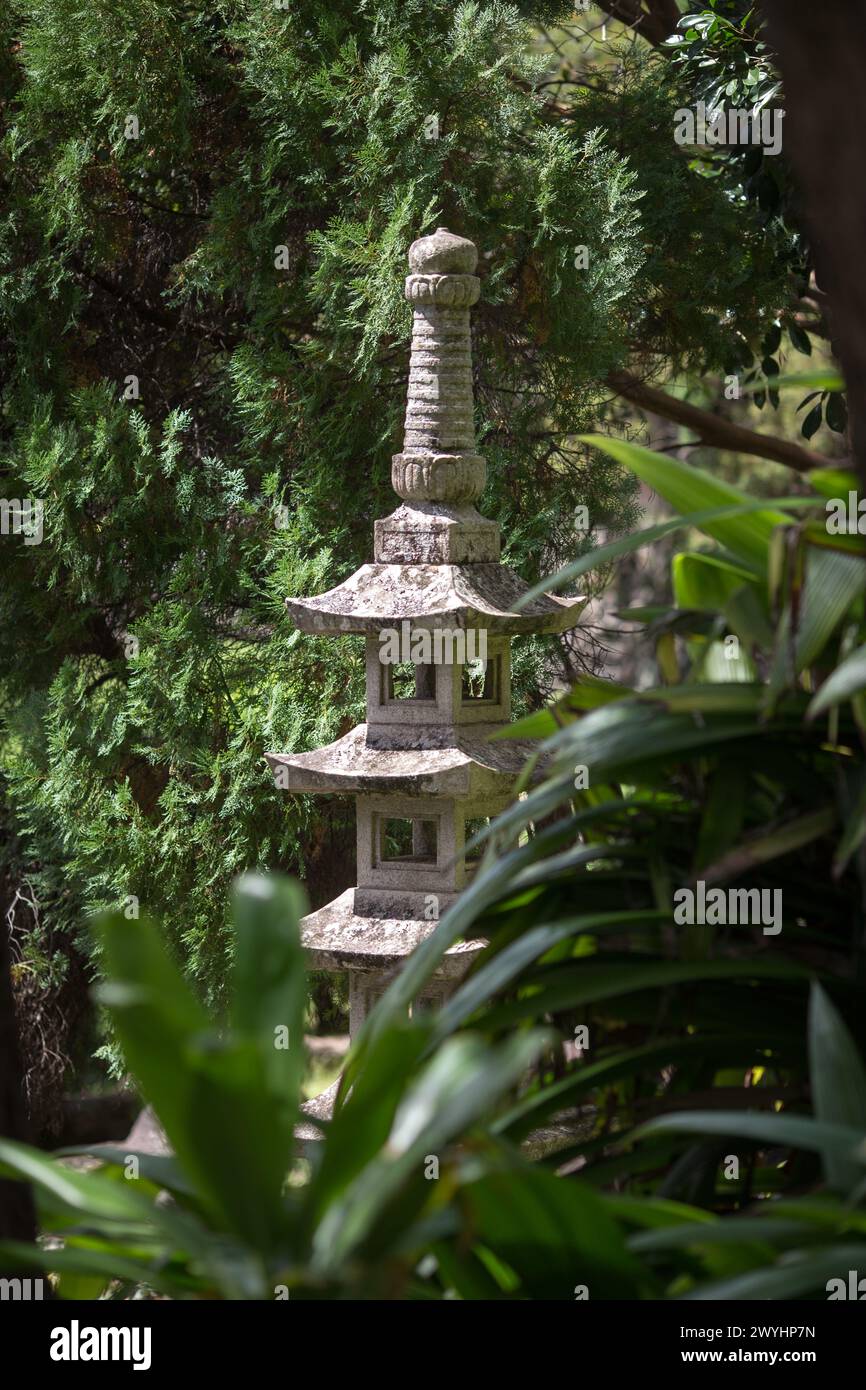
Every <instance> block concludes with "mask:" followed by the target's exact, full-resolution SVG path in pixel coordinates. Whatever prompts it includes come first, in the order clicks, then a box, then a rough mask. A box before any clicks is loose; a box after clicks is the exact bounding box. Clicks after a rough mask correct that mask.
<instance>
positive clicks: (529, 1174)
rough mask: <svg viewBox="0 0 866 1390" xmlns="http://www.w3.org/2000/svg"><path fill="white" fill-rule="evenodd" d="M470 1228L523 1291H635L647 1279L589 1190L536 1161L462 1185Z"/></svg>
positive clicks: (552, 1295)
mask: <svg viewBox="0 0 866 1390" xmlns="http://www.w3.org/2000/svg"><path fill="white" fill-rule="evenodd" d="M462 1197H463V1201H464V1202H465V1204H466V1210H467V1214H468V1217H469V1224H470V1229H472V1230H474V1231H476V1232H477V1235H478V1238H479V1239H480V1240H481V1241H482V1242H483V1243H484V1244H485V1245H487V1246H489V1248H490V1249H491V1250H493V1251H495V1252H496V1254H497V1255H499V1256H500V1258H501V1259H503V1260H504V1261H506V1263H507V1264H508V1265H509V1266H510V1267H511V1268H512V1269H513V1270H514V1271H515V1272H516V1273H517V1275H518V1276H519V1278H520V1284H521V1293H522V1294H523V1296H524V1297H525V1298H531V1299H554V1300H563V1301H568V1302H573V1300H574V1297H575V1293H574V1290H575V1287H576V1286H577V1285H586V1286H587V1288H588V1292H589V1297H590V1299H593V1298H595V1299H598V1298H634V1297H637V1296H639V1291H640V1288H641V1285H644V1286H646V1285H647V1284H648V1282H649V1279H648V1276H647V1274H646V1273H645V1272H644V1270H643V1269H642V1267H641V1265H640V1263H639V1262H638V1261H637V1260H636V1259H635V1258H634V1257H633V1256H632V1255H631V1254H630V1253H629V1251H628V1250H627V1248H626V1245H625V1241H624V1239H623V1234H622V1231H621V1229H620V1228H619V1227H618V1225H617V1223H616V1221H615V1220H614V1219H613V1217H612V1215H611V1214H610V1213H609V1212H608V1211H607V1210H606V1208H605V1205H604V1202H603V1201H602V1200H601V1198H599V1197H598V1196H597V1194H596V1193H594V1192H593V1191H592V1189H590V1188H587V1187H586V1186H584V1185H583V1184H582V1183H580V1182H579V1181H575V1180H574V1179H573V1178H570V1179H568V1180H565V1179H562V1178H558V1177H555V1176H554V1175H553V1174H552V1173H549V1172H547V1171H545V1170H544V1169H541V1168H537V1167H536V1168H516V1167H515V1168H510V1169H508V1170H507V1171H505V1172H500V1173H489V1174H488V1175H487V1176H485V1177H483V1178H480V1179H479V1180H478V1181H477V1182H474V1183H470V1184H469V1185H468V1186H467V1187H466V1188H465V1189H464V1190H463V1194H462Z"/></svg>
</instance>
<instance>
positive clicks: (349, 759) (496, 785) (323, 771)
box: [265, 724, 533, 797]
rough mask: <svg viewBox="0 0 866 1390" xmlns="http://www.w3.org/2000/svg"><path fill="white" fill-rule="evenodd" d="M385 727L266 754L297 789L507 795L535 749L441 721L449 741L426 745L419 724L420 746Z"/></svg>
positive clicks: (437, 734) (415, 729)
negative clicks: (303, 749)
mask: <svg viewBox="0 0 866 1390" xmlns="http://www.w3.org/2000/svg"><path fill="white" fill-rule="evenodd" d="M387 727H388V726H383V728H387ZM383 728H380V729H379V730H378V731H377V732H378V734H379V739H378V740H376V741H374V742H373V743H371V741H370V738H369V737H368V734H369V728H368V725H366V724H359V725H358V726H357V728H355V729H352V730H351V731H350V732H349V733H348V734H344V735H343V737H342V738H339V739H337V740H336V742H334V743H329V744H328V745H327V746H326V747H325V748H316V749H314V750H313V751H312V752H310V753H266V754H265V757H266V758H267V761H268V763H269V765H270V767H271V768H272V770H273V772H274V774H275V775H277V774H279V771H280V769H283V770H284V771H283V772H282V774H281V785H282V786H283V787H284V788H285V790H287V791H292V792H316V791H319V792H393V793H394V794H395V795H400V796H412V795H417V796H459V797H478V796H488V795H499V796H507V795H508V793H509V791H510V789H511V786H512V783H513V781H514V778H515V777H516V776H517V775H518V773H519V772H520V771H521V769H522V767H523V766H524V764H525V762H526V759H527V757H528V756H529V753H530V752H531V751H532V749H533V745H532V744H528V743H523V742H517V741H511V740H508V741H501V742H496V743H489V742H487V740H486V738H485V737H484V736H483V733H482V736H481V737H479V736H477V735H475V734H474V733H472V732H468V731H463V730H461V731H459V733H458V732H457V731H456V730H451V729H442V728H438V727H437V726H435V725H431V726H429V730H430V733H431V734H432V735H433V737H434V738H437V739H439V740H442V741H445V740H446V739H447V740H448V741H447V743H445V746H444V747H433V748H428V747H425V746H424V744H425V742H426V739H425V734H426V733H427V726H423V725H419V726H412V727H411V729H410V731H409V734H410V737H413V738H414V741H415V743H416V744H417V746H416V747H414V748H413V747H408V748H407V747H406V731H405V730H404V729H403V728H402V727H400V728H396V729H395V728H393V727H391V728H390V729H389V732H390V735H391V737H390V739H389V740H388V741H387V743H383V742H382V740H381V735H382V732H383ZM492 728H493V726H491V731H492ZM449 735H450V736H451V737H449ZM398 739H399V740H400V744H398V743H397V740H398ZM388 745H390V746H388ZM400 745H402V746H400Z"/></svg>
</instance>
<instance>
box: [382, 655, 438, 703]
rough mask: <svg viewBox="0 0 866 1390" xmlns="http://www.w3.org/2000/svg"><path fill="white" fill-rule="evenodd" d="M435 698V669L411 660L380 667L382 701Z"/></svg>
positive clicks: (428, 699) (432, 699) (429, 699)
mask: <svg viewBox="0 0 866 1390" xmlns="http://www.w3.org/2000/svg"><path fill="white" fill-rule="evenodd" d="M435 699H436V669H435V667H433V666H423V665H421V664H420V663H418V664H416V663H415V662H413V661H399V662H396V663H395V664H393V665H390V666H383V667H382V703H383V704H393V703H395V702H396V701H398V700H427V701H434V700H435Z"/></svg>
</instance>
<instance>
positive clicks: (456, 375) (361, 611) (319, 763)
mask: <svg viewBox="0 0 866 1390" xmlns="http://www.w3.org/2000/svg"><path fill="white" fill-rule="evenodd" d="M477 260H478V254H477V252H476V249H475V246H474V245H473V244H472V242H471V241H466V240H464V239H463V238H462V237H459V236H453V235H452V234H451V233H450V232H449V231H447V230H446V229H445V228H444V227H440V228H439V229H438V230H437V231H436V232H435V233H434V234H433V235H432V236H426V237H422V238H421V239H420V240H419V241H416V242H414V243H413V245H412V246H411V247H410V249H409V268H410V271H411V273H410V275H409V276H408V278H407V280H406V298H407V299H408V300H409V302H410V303H411V305H412V308H413V311H414V324H413V330H412V355H411V360H410V366H409V391H408V403H407V407H406V424H405V436H404V443H403V450H402V452H401V453H399V454H395V455H394V458H393V465H392V472H391V479H392V483H393V487H394V491H395V492H396V494H397V496H398V497H399V498H400V505H399V506H398V507H397V509H396V511H394V512H392V514H391V515H390V516H389V517H386V518H385V519H384V520H382V521H377V522H376V523H375V559H374V561H373V563H372V564H366V565H362V566H361V568H360V569H359V570H357V571H356V573H355V574H353V575H351V577H350V578H348V579H346V580H345V581H344V582H343V583H342V584H339V585H338V586H337V587H336V588H335V589H330V590H329V591H328V592H327V593H325V594H320V595H318V597H316V598H289V599H286V607H287V608H288V610H289V613H290V614H291V616H292V618H293V620H294V622H295V624H296V625H297V627H299V628H300V629H301V631H303V632H314V633H334V634H339V633H346V632H348V633H360V634H362V635H363V636H364V638H365V639H366V672H367V722H366V723H365V724H360V725H358V727H357V728H355V729H353V730H352V731H351V733H348V734H346V735H344V737H342V738H340V739H338V740H337V741H336V742H335V743H332V744H329V745H328V747H326V748H318V749H316V750H315V751H314V752H312V753H268V754H267V755H266V757H267V760H268V763H269V764H270V766H271V768H272V770H273V772H274V774H275V780H276V782H277V785H278V786H280V787H281V788H285V789H287V790H289V791H291V792H318V793H334V792H337V793H351V794H352V795H354V797H355V801H356V807H357V849H358V862H357V886H356V887H355V888H349V889H348V890H347V891H346V892H345V893H342V894H341V895H340V896H339V897H338V898H335V899H334V901H333V902H331V903H328V904H327V906H325V907H322V908H319V910H318V911H317V912H311V913H310V914H309V916H307V917H305V918H304V920H303V922H302V924H301V927H302V939H303V942H304V945H305V947H306V950H307V954H308V960H309V963H310V966H311V967H312V968H313V969H318V970H332V971H346V972H348V976H349V1001H350V1032H351V1034H352V1035H353V1036H354V1034H355V1033H356V1032H357V1030H358V1028H359V1027H360V1025H361V1023H362V1022H363V1020H364V1017H365V1016H366V1014H367V1012H368V1010H369V1009H370V1007H371V1006H372V1004H373V1003H375V1001H376V999H377V998H378V996H379V995H380V994H381V993H382V992H383V991H384V989H385V988H386V987H387V985H388V983H389V981H390V979H391V978H392V976H393V974H394V971H395V968H396V967H398V966H399V965H400V963H401V962H402V960H403V959H404V958H405V957H406V956H407V955H408V954H409V953H410V952H411V951H412V950H413V948H414V947H415V946H416V945H417V944H418V943H419V942H420V941H421V940H422V939H423V938H424V937H425V936H427V935H429V933H430V932H432V931H433V929H434V928H435V926H436V921H437V919H438V917H439V916H441V915H442V914H444V912H445V910H446V909H447V908H448V906H449V905H450V904H451V903H452V902H453V901H454V899H455V898H456V896H457V895H458V893H459V892H460V890H461V889H462V888H464V887H465V885H466V883H467V882H468V880H469V876H470V875H471V873H472V872H473V867H474V866H473V864H472V862H471V860H469V859H467V857H466V855H465V853H464V849H465V845H466V843H467V841H468V840H469V839H470V838H471V836H472V834H473V833H474V832H475V831H476V830H477V829H478V828H479V826H478V822H483V821H484V820H486V819H488V818H489V817H491V816H494V815H496V814H497V813H498V812H499V811H501V810H502V809H504V807H505V806H506V805H507V804H508V803H509V800H510V799H511V797H512V788H513V785H514V781H515V778H516V776H517V774H518V773H519V771H520V770H521V768H522V766H523V764H524V762H525V759H526V755H527V752H528V748H527V745H526V744H521V743H519V742H513V741H497V742H493V743H491V742H490V735H491V734H493V733H494V732H495V731H496V730H497V729H501V728H502V727H503V726H504V725H505V724H507V723H508V721H509V719H510V717H511V686H510V661H511V651H510V648H511V638H512V637H514V636H516V635H517V634H519V633H542V632H544V633H557V632H563V631H565V630H566V629H567V628H570V627H573V626H574V625H575V624H576V623H577V621H578V617H579V615H580V612H581V609H582V608H583V606H584V602H585V600H583V599H560V598H555V597H548V596H542V597H540V598H537V599H535V600H533V601H532V602H531V603H529V604H527V605H526V607H524V608H521V609H520V611H519V612H518V611H515V604H516V601H517V599H519V598H520V597H521V595H523V594H524V593H525V592H526V589H527V586H526V585H525V584H524V583H523V581H522V580H521V579H520V578H519V577H518V576H517V575H516V574H515V573H514V572H513V571H512V570H510V569H508V568H506V566H505V565H502V564H501V563H500V560H499V552H500V546H499V526H498V524H497V523H496V522H494V521H488V520H486V519H485V518H484V517H482V516H481V515H480V514H479V513H478V512H477V511H476V509H475V505H474V504H475V503H476V502H477V500H478V498H479V497H480V496H481V494H482V492H483V490H484V485H485V477H486V466H485V462H484V459H483V457H482V456H481V455H480V454H479V453H478V452H477V450H476V447H475V432H474V425H473V391H472V344H471V334H470V323H469V311H470V309H471V307H472V305H473V304H474V303H475V302H476V301H477V299H478V296H479V292H480V288H481V284H480V281H479V280H478V279H477V278H476V276H475V275H474V273H473V272H474V270H475V267H476V263H477ZM468 639H472V640H471V641H469V640H468ZM398 640H402V642H403V647H402V648H401V650H402V653H403V655H402V657H401V661H402V665H400V666H398V665H395V664H394V662H393V658H392V657H390V656H389V652H392V651H393V650H394V643H395V641H398ZM407 640H408V643H409V648H408V649H409V652H410V657H409V659H408V660H406V643H407ZM467 649H469V650H472V651H474V652H476V653H478V652H479V651H480V652H481V653H482V654H483V655H484V656H486V661H483V662H481V663H480V664H479V662H478V661H476V662H475V663H474V664H472V663H470V662H468V660H467V656H468V650H467ZM481 944H483V943H479V942H465V943H458V945H456V946H454V947H453V948H452V949H451V950H450V951H449V952H448V953H447V955H446V956H445V958H444V961H443V964H442V967H441V969H440V972H439V974H438V977H437V978H436V980H435V981H434V982H433V983H432V984H431V986H430V988H429V990H428V993H427V995H426V998H427V1000H428V1001H435V1000H436V999H437V998H441V997H442V996H443V995H445V994H447V993H448V991H449V990H450V989H451V988H453V987H454V984H455V982H456V980H458V979H459V978H460V976H461V975H462V974H463V973H464V972H465V970H466V969H467V968H468V966H469V964H470V961H471V958H472V954H473V952H474V951H475V950H477V949H478V947H479V945H481ZM420 1002H421V1003H423V999H422V1001H420Z"/></svg>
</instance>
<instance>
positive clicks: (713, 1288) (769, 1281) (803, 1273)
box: [683, 1243, 866, 1301]
mask: <svg viewBox="0 0 866 1390" xmlns="http://www.w3.org/2000/svg"><path fill="white" fill-rule="evenodd" d="M784 1260H785V1262H784V1263H779V1264H776V1265H773V1266H772V1267H771V1268H769V1269H757V1270H750V1271H748V1273H745V1274H738V1275H735V1276H734V1278H732V1279H723V1280H719V1281H716V1282H714V1283H711V1284H704V1285H702V1286H701V1288H699V1289H695V1290H694V1292H692V1293H687V1294H684V1295H683V1297H684V1298H685V1299H686V1300H691V1299H697V1300H706V1299H709V1300H712V1301H717V1300H720V1299H724V1300H733V1301H736V1300H738V1299H754V1300H771V1299H789V1298H803V1297H805V1296H806V1295H807V1294H810V1293H813V1294H817V1293H820V1294H821V1295H822V1297H823V1296H826V1285H827V1283H828V1282H829V1280H830V1279H844V1280H846V1282H847V1278H848V1270H849V1269H858V1268H859V1269H862V1268H863V1267H864V1266H866V1245H857V1244H853V1243H852V1244H850V1245H844V1244H839V1245H837V1246H831V1247H830V1248H829V1249H822V1250H820V1251H815V1252H810V1253H809V1254H807V1255H804V1256H803V1257H802V1258H801V1259H798V1260H795V1261H791V1260H790V1259H789V1257H788V1256H785V1257H784Z"/></svg>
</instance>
